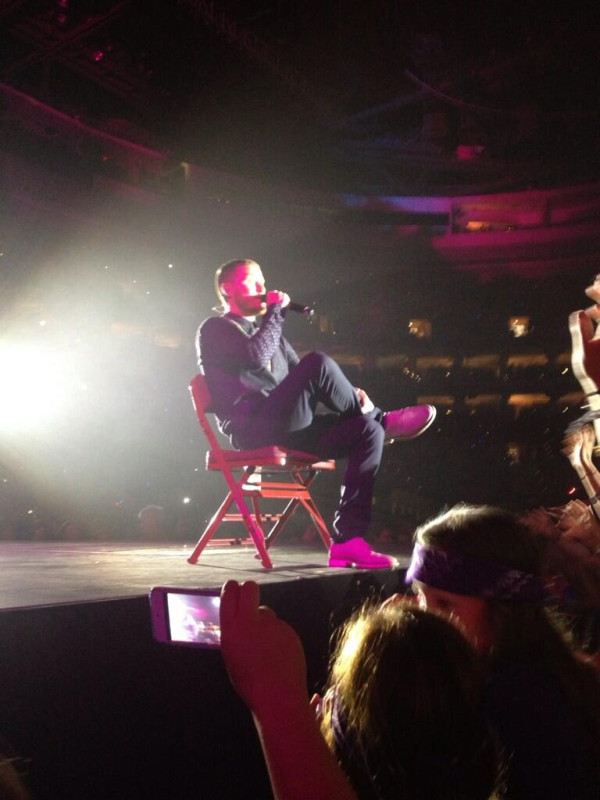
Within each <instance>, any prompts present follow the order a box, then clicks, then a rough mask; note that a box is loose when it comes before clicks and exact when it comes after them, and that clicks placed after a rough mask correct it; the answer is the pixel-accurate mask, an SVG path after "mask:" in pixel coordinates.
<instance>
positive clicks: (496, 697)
mask: <svg viewBox="0 0 600 800" xmlns="http://www.w3.org/2000/svg"><path fill="white" fill-rule="evenodd" d="M415 542H416V544H415V548H414V552H413V558H412V563H411V565H410V568H409V571H408V573H407V581H409V582H411V583H412V585H413V587H414V589H415V590H416V592H417V594H418V598H419V603H420V604H421V606H422V607H424V608H427V609H436V610H439V611H441V612H443V613H445V614H447V615H448V616H449V617H450V618H451V619H453V620H455V622H456V623H457V624H458V625H459V626H460V627H461V628H462V629H463V630H464V631H465V633H466V634H467V636H468V637H469V638H470V640H471V642H472V643H473V645H474V646H475V648H476V649H477V650H478V652H479V653H480V654H481V655H482V657H483V658H484V660H485V663H486V666H487V688H486V695H487V707H488V714H489V719H490V723H491V724H492V726H493V727H494V729H495V730H496V732H497V734H498V736H499V737H500V740H501V742H502V744H503V746H504V748H505V750H506V758H507V761H508V763H509V769H508V773H507V779H506V783H507V789H506V794H507V797H510V798H515V799H516V798H528V800H532V798H545V800H547V798H550V797H557V798H558V797H561V798H562V797H570V798H575V797H577V798H580V799H581V800H583V799H584V798H586V799H587V798H589V800H591V799H592V798H597V797H599V796H600V679H599V676H598V674H597V672H596V671H595V669H594V668H593V666H592V664H591V663H590V661H589V660H588V659H586V658H585V657H584V656H583V655H582V654H580V653H579V652H577V651H576V650H575V649H574V647H573V645H572V644H571V642H570V641H569V639H568V638H567V636H566V634H565V633H563V632H562V631H561V630H560V629H559V627H557V623H556V621H554V620H553V619H552V618H551V616H550V614H549V611H548V610H547V609H546V608H545V605H544V602H543V584H542V581H541V552H540V548H539V544H538V541H537V539H536V537H534V536H532V535H531V534H530V532H529V531H528V530H527V528H526V526H525V525H524V524H523V523H521V522H520V521H519V520H518V518H517V517H516V516H515V515H513V514H511V513H509V512H507V511H503V510H501V509H497V508H492V507H488V506H479V507H478V506H468V505H459V506H456V507H454V508H452V509H450V510H449V511H446V512H444V513H442V514H441V515H440V516H438V517H437V518H435V519H433V520H432V521H430V522H428V523H426V524H425V525H422V526H421V527H420V528H418V529H417V531H416V534H415ZM388 602H389V601H388Z"/></svg>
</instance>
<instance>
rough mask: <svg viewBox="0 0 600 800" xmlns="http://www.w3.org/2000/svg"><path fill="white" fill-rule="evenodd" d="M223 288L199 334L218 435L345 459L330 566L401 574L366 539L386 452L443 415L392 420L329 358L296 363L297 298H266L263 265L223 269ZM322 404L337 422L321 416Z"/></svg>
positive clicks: (244, 262)
mask: <svg viewBox="0 0 600 800" xmlns="http://www.w3.org/2000/svg"><path fill="white" fill-rule="evenodd" d="M215 288H216V292H217V295H218V297H219V299H220V301H221V303H222V306H223V313H222V314H221V315H220V316H217V317H210V318H209V319H207V320H205V321H204V322H203V323H202V324H201V325H200V327H199V329H198V333H197V335H196V350H197V353H198V363H199V365H200V369H201V370H202V372H203V373H204V374H205V376H206V381H207V384H208V388H209V390H210V394H211V397H212V410H213V411H214V412H215V414H216V416H217V419H218V421H219V429H220V430H221V432H222V433H224V434H226V435H227V436H229V437H230V438H231V441H232V444H233V446H234V447H236V448H243V449H249V448H257V447H266V446H268V445H281V446H283V447H287V448H290V449H294V450H302V451H304V452H306V453H313V454H315V455H317V456H318V457H319V458H321V459H326V458H346V459H347V466H346V473H345V475H344V484H343V486H342V492H341V499H340V503H339V506H338V509H337V511H336V514H335V517H334V522H333V531H332V539H333V543H332V546H331V550H330V553H329V566H331V567H345V566H357V567H363V568H367V569H376V568H388V567H393V566H395V565H396V563H397V562H396V559H394V558H391V557H389V556H386V555H382V554H381V553H375V552H373V551H372V550H371V548H370V547H369V545H368V543H367V542H366V541H365V539H364V537H365V535H366V533H367V530H368V528H369V523H370V521H371V501H372V497H373V488H374V483H375V476H376V474H377V471H378V469H379V464H380V462H381V456H382V452H383V444H384V441H386V440H390V439H414V438H415V437H417V436H419V435H420V434H421V433H423V431H425V430H426V429H427V428H428V427H429V426H430V425H431V423H432V422H433V420H434V419H435V413H436V411H435V408H434V407H433V406H429V405H420V406H411V407H409V408H401V409H398V410H396V411H388V412H387V413H385V412H383V411H381V409H379V408H377V407H375V406H374V405H373V403H372V402H371V400H370V399H369V398H368V396H367V394H366V393H365V392H364V391H363V390H362V389H356V388H354V387H353V386H352V384H351V383H350V382H349V380H348V379H347V378H346V376H345V375H344V373H343V372H342V370H341V369H340V367H339V366H338V364H336V362H335V361H333V359H331V358H330V357H329V356H327V355H325V354H324V353H319V352H313V353H308V354H307V355H306V356H304V358H302V359H300V358H298V355H297V354H296V353H295V351H294V349H293V348H292V346H291V345H290V343H289V342H288V341H287V340H286V339H285V338H284V336H283V335H282V329H283V324H284V321H285V309H286V307H287V306H288V304H289V302H290V298H289V297H288V295H287V294H286V293H285V292H281V291H276V290H271V291H268V292H267V291H266V288H265V279H264V277H263V274H262V270H261V268H260V266H259V265H258V264H257V263H256V262H255V261H251V260H248V259H239V260H236V261H229V262H228V263H227V264H223V266H221V267H219V269H218V270H217V272H216V275H215ZM257 319H259V320H260V324H259V323H258V322H257ZM318 404H322V406H325V408H326V409H328V412H329V413H317V405H318Z"/></svg>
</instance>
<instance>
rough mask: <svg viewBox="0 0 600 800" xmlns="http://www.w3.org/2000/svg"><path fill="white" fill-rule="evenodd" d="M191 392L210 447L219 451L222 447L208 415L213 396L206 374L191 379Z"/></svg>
mask: <svg viewBox="0 0 600 800" xmlns="http://www.w3.org/2000/svg"><path fill="white" fill-rule="evenodd" d="M190 394H191V396H192V403H193V405H194V408H195V409H196V415H197V416H198V421H199V423H200V427H201V428H202V430H203V432H204V435H205V436H206V438H207V440H208V444H209V447H210V449H211V450H216V451H217V452H219V451H220V450H221V449H222V448H221V445H220V444H219V440H218V439H217V436H216V434H215V432H214V430H213V427H212V425H211V424H210V422H209V420H208V418H207V416H206V412H207V410H208V409H209V408H210V403H211V397H210V391H209V389H208V386H207V384H206V378H205V376H204V375H196V377H195V378H192V380H191V381H190Z"/></svg>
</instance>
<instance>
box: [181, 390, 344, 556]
mask: <svg viewBox="0 0 600 800" xmlns="http://www.w3.org/2000/svg"><path fill="white" fill-rule="evenodd" d="M190 393H191V396H192V402H193V404H194V408H195V409H196V414H197V415H198V421H199V422H200V426H201V428H202V430H203V432H204V435H205V436H206V439H207V441H208V445H209V448H210V449H209V451H208V452H207V454H206V469H208V470H216V471H219V472H222V473H223V477H224V478H225V481H226V483H227V486H228V488H229V493H228V494H227V496H226V497H225V499H224V500H223V502H222V503H221V505H220V506H219V508H218V510H217V511H216V512H215V514H214V515H213V517H212V519H211V520H210V521H209V523H208V525H207V526H206V528H205V529H204V531H203V533H202V535H201V536H200V539H199V540H198V543H197V544H196V547H195V548H194V551H193V553H192V554H191V556H190V557H189V558H188V561H189V563H190V564H195V563H196V562H197V561H198V558H199V557H200V553H201V552H202V551H203V550H204V548H205V547H206V546H207V545H208V544H209V542H211V539H212V537H213V535H214V534H215V532H216V531H217V529H218V528H219V526H220V525H221V523H223V522H240V523H243V524H244V525H245V527H246V530H247V532H248V534H249V535H250V539H247V538H244V539H242V538H238V539H222V538H220V539H217V540H214V541H212V542H211V544H213V545H214V544H231V543H233V542H236V543H239V544H242V543H250V541H252V542H253V543H254V546H255V547H256V550H257V558H260V560H261V562H262V564H263V566H264V567H266V568H267V569H271V568H272V567H273V564H272V562H271V559H270V557H269V553H268V550H269V548H270V546H271V545H272V544H273V543H274V542H275V540H276V539H277V537H278V536H279V534H280V533H281V531H282V530H283V528H284V527H285V525H286V523H287V522H289V520H290V519H291V518H292V516H293V515H294V514H295V512H296V511H297V510H298V508H299V507H300V506H303V507H304V508H305V509H306V510H307V511H308V513H309V515H310V517H311V519H312V521H313V523H314V524H315V526H316V528H317V531H318V532H319V535H320V536H321V539H322V540H323V544H324V545H325V547H326V548H327V549H328V550H329V548H330V546H331V538H330V536H329V531H328V530H327V526H326V525H325V522H324V520H323V517H322V516H321V514H320V512H319V509H318V508H317V506H316V505H315V502H314V500H313V499H312V497H311V495H310V491H309V487H310V485H311V484H312V482H313V480H314V479H315V478H316V476H317V475H318V474H319V472H321V471H322V470H333V469H335V461H333V460H326V461H322V460H320V459H319V458H318V457H317V456H315V455H311V454H310V453H302V452H299V451H297V450H288V449H287V448H285V447H280V446H273V447H261V448H260V449H258V450H226V449H223V448H222V447H221V445H220V444H219V440H218V438H217V435H216V433H215V431H214V429H213V426H212V425H211V423H210V421H209V419H208V417H207V413H209V412H210V403H211V398H210V393H209V391H208V387H207V385H206V379H205V377H204V376H203V375H197V376H196V377H195V378H193V379H192V381H191V383H190ZM234 473H237V476H236V475H234ZM240 473H241V474H240ZM263 498H265V499H269V500H272V499H274V498H275V499H281V500H287V501H288V502H287V503H286V504H285V506H284V507H283V510H281V511H279V512H275V513H271V512H269V513H268V514H267V513H263V512H262V511H261V509H260V501H261V500H262V499H263ZM247 500H248V501H249V505H250V508H249V505H248V502H246V501H247ZM232 506H234V507H236V508H237V510H233V511H230V508H231V507H232ZM265 523H271V524H272V527H271V528H270V530H269V531H268V532H267V533H265V529H264V524H265Z"/></svg>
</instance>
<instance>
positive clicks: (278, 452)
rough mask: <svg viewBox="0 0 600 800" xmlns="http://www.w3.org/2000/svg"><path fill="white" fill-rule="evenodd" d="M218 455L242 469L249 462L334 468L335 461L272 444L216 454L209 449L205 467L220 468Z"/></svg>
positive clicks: (230, 465)
mask: <svg viewBox="0 0 600 800" xmlns="http://www.w3.org/2000/svg"><path fill="white" fill-rule="evenodd" d="M219 456H220V457H221V458H223V459H224V461H226V462H227V465H228V466H229V467H231V469H243V468H244V467H246V466H247V465H249V464H252V465H254V466H257V467H272V468H277V467H280V468H281V469H282V470H289V469H293V468H294V467H297V468H307V467H310V468H312V469H316V470H326V469H329V470H332V469H335V461H333V460H324V461H323V460H320V459H319V456H316V455H313V454H312V453H303V452H302V451H300V450H287V449H286V448H285V447H278V446H277V445H273V446H270V447H260V448H258V449H257V450H220V451H219V453H218V454H217V453H216V452H215V451H214V450H210V451H209V452H208V453H207V454H206V469H215V470H218V469H220V468H221V467H220V465H219Z"/></svg>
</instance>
